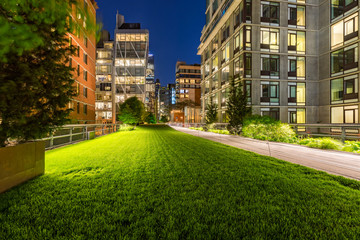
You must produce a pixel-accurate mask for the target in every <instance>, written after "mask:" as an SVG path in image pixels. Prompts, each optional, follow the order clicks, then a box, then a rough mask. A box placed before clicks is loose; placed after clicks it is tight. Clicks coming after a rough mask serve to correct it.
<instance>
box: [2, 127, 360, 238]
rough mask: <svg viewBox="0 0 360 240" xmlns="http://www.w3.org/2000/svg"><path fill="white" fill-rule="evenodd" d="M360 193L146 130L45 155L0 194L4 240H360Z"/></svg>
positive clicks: (350, 184)
mask: <svg viewBox="0 0 360 240" xmlns="http://www.w3.org/2000/svg"><path fill="white" fill-rule="evenodd" d="M359 189H360V184H359V182H356V181H352V180H347V179H345V178H342V177H334V176H331V175H328V174H325V173H322V172H318V171H315V170H311V169H308V168H305V167H301V166H297V165H293V164H290V163H286V162H284V161H280V160H276V159H274V158H270V157H263V156H260V155H257V154H254V153H249V152H245V151H242V150H239V149H235V148H232V147H229V146H225V145H222V144H219V143H214V142H211V141H208V140H204V139H200V138H197V137H193V136H190V135H186V134H183V133H180V132H176V131H174V130H172V129H170V128H168V127H164V126H163V127H162V126H157V127H156V126H154V127H139V128H137V129H136V130H135V131H131V132H120V133H115V134H112V135H109V136H105V137H101V138H98V139H95V140H92V141H88V142H83V143H80V144H77V145H73V146H68V147H65V148H61V149H57V150H52V151H49V152H47V153H46V174H45V175H44V176H42V177H39V178H37V179H35V180H33V181H31V182H28V183H26V184H24V185H22V186H20V187H17V188H15V189H13V190H11V191H8V192H6V193H4V194H2V195H0V239H240V238H245V239H359V238H360V190H359Z"/></svg>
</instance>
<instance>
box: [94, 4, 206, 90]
mask: <svg viewBox="0 0 360 240" xmlns="http://www.w3.org/2000/svg"><path fill="white" fill-rule="evenodd" d="M97 3H98V6H99V9H98V11H97V17H98V19H99V20H100V21H102V22H103V24H104V27H103V28H104V29H106V30H108V31H109V32H110V34H111V38H112V39H113V35H114V29H115V24H116V17H115V16H116V11H117V10H119V14H122V15H124V16H125V22H128V23H133V22H134V23H135V22H139V23H141V28H145V29H148V30H149V32H150V52H152V53H153V54H154V55H155V78H159V79H160V81H161V85H163V86H165V85H166V84H168V83H174V82H175V65H176V61H177V60H181V61H186V62H187V63H189V64H193V63H200V56H198V55H197V48H198V46H199V44H200V36H201V30H202V28H203V26H204V24H205V4H206V1H205V0H183V1H174V0H132V1H126V0H122V1H121V0H98V1H97Z"/></svg>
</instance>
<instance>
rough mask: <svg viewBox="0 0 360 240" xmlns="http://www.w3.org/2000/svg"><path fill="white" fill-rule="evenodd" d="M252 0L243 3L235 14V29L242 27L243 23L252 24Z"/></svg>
mask: <svg viewBox="0 0 360 240" xmlns="http://www.w3.org/2000/svg"><path fill="white" fill-rule="evenodd" d="M251 5H252V4H251V0H246V1H241V3H240V6H239V8H238V9H236V11H235V12H234V28H235V29H236V28H237V27H239V26H240V24H241V23H244V22H247V21H248V22H251V16H252V12H251V11H252V6H251Z"/></svg>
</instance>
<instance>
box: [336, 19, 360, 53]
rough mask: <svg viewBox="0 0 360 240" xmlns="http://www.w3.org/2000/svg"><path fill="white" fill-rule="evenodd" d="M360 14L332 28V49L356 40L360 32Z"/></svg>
mask: <svg viewBox="0 0 360 240" xmlns="http://www.w3.org/2000/svg"><path fill="white" fill-rule="evenodd" d="M358 22H359V17H358V13H355V14H353V15H351V16H350V17H347V18H346V19H344V20H341V21H339V22H337V23H335V24H333V25H332V26H331V47H332V48H336V47H339V46H342V45H343V44H344V43H347V42H350V41H353V40H356V39H357V37H358V30H359V23H358Z"/></svg>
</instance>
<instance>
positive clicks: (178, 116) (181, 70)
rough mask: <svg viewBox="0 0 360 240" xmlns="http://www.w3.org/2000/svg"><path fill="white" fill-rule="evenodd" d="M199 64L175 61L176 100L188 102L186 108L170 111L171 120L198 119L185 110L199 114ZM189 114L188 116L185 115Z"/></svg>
mask: <svg viewBox="0 0 360 240" xmlns="http://www.w3.org/2000/svg"><path fill="white" fill-rule="evenodd" d="M200 84H201V65H200V64H186V62H180V61H178V62H177V63H176V102H178V103H181V102H183V103H189V104H188V105H187V106H186V109H177V110H173V111H172V117H171V121H174V122H185V123H195V122H199V121H200V116H196V117H195V116H194V117H192V116H193V114H186V113H187V112H190V113H194V114H198V115H199V114H200V105H201V85H200ZM186 116H189V117H186Z"/></svg>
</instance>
